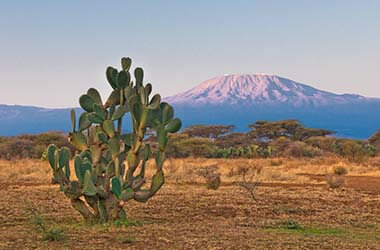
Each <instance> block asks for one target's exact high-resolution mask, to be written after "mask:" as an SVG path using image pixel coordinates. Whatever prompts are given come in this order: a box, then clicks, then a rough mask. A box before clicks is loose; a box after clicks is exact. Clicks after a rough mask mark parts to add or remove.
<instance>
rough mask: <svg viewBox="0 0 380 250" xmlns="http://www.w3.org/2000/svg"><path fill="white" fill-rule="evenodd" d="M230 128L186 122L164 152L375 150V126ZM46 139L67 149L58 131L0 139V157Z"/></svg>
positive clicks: (378, 137)
mask: <svg viewBox="0 0 380 250" xmlns="http://www.w3.org/2000/svg"><path fill="white" fill-rule="evenodd" d="M234 129H235V127H234V126H233V125H194V126H189V127H187V128H185V129H184V130H183V131H182V132H181V133H178V134H173V135H170V139H169V143H168V146H167V150H166V156H167V157H175V158H184V157H208V158H239V157H243V158H267V157H317V156H323V155H332V154H333V155H338V156H341V157H345V158H347V159H349V160H352V161H361V160H363V159H364V158H366V157H373V156H375V155H378V154H379V153H380V130H379V131H378V132H377V133H375V134H374V135H373V136H372V137H370V138H369V139H368V140H354V139H346V138H336V137H333V134H334V132H333V131H330V130H325V129H318V128H307V127H305V126H304V125H303V124H301V123H300V122H299V121H297V120H282V121H256V122H255V123H253V124H250V125H249V129H250V130H249V131H248V132H246V133H238V132H234ZM147 134H148V135H149V136H148V138H147V139H146V140H150V141H154V139H155V138H154V137H155V134H154V133H151V132H150V131H148V133H147ZM51 143H54V144H56V145H58V146H59V147H62V146H67V147H69V148H71V149H72V147H71V144H70V143H68V141H67V138H66V135H65V134H63V133H59V132H49V133H43V134H39V135H20V136H15V137H0V158H1V159H15V158H41V156H42V155H43V153H44V151H45V149H46V147H47V146H48V145H49V144H51ZM153 146H154V145H153ZM72 150H73V149H72Z"/></svg>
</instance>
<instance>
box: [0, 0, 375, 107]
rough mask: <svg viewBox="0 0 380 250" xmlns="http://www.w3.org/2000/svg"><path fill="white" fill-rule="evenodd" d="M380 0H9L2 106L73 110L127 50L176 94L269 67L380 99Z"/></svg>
mask: <svg viewBox="0 0 380 250" xmlns="http://www.w3.org/2000/svg"><path fill="white" fill-rule="evenodd" d="M379 12H380V2H378V1H369V0H368V1H361V2H359V1H334V2H331V1H318V2H312V1H292V2H276V1H234V2H230V1H218V2H214V1H209V2H205V1H191V2H182V1H160V2H134V1H115V2H112V4H110V3H108V2H103V1H91V2H85V1H81V2H80V3H78V2H77V1H65V2H54V3H53V2H48V1H14V2H13V1H12V2H7V3H3V4H2V8H1V9H0V34H1V36H0V37H1V43H2V46H1V47H0V54H1V59H0V104H8V105H13V104H17V105H28V106H39V107H47V108H56V107H60V108H64V107H77V106H78V97H79V95H81V94H82V93H84V92H85V91H86V90H87V89H88V88H90V87H96V88H97V89H99V90H100V92H101V93H102V94H103V97H104V98H105V97H106V95H107V94H108V93H109V92H110V90H111V89H110V87H109V86H108V84H107V83H106V79H105V68H106V67H107V66H109V65H113V66H117V67H120V66H119V60H120V58H121V57H123V56H129V57H131V58H132V59H133V60H134V64H133V67H136V66H141V67H143V68H144V70H145V75H146V79H147V81H149V82H152V84H153V89H154V92H159V93H161V95H162V96H171V95H174V94H177V93H179V92H183V91H186V90H188V89H190V88H192V87H195V86H196V85H198V84H200V83H201V82H203V81H205V80H207V79H210V78H212V77H215V76H220V75H224V74H254V73H259V72H267V73H271V74H276V75H279V76H281V77H285V78H289V79H292V80H294V81H296V82H300V83H303V84H307V85H310V86H312V87H315V88H317V89H321V90H324V91H329V92H333V93H337V94H344V93H351V94H359V95H363V96H367V97H380V84H379V82H378V81H379V80H378V65H379V64H380V25H379V24H380V16H379V15H378V13H379Z"/></svg>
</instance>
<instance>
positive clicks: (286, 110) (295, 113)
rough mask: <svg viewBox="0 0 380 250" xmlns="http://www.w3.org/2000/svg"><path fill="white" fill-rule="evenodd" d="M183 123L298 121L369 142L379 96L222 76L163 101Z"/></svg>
mask: <svg viewBox="0 0 380 250" xmlns="http://www.w3.org/2000/svg"><path fill="white" fill-rule="evenodd" d="M165 101H167V102H168V103H170V104H172V105H173V106H174V107H175V108H176V112H177V114H179V117H181V118H182V119H183V122H184V124H185V125H189V124H233V125H236V128H237V130H238V131H244V130H247V125H248V124H250V123H253V122H254V121H256V120H282V119H297V120H300V121H301V122H302V123H304V124H305V125H307V126H309V127H318V128H325V129H330V130H333V131H335V132H336V135H337V136H342V137H352V138H368V137H369V136H370V135H372V134H373V133H374V132H375V131H376V130H377V129H379V128H380V98H367V97H363V96H360V95H352V94H343V95H338V94H334V93H330V92H327V91H322V90H318V89H315V88H313V87H311V86H308V85H305V84H301V83H297V82H295V81H292V80H289V79H286V78H283V77H279V76H276V75H271V74H250V75H224V76H219V77H215V78H212V79H210V80H207V81H205V82H203V83H201V84H199V85H198V86H196V87H194V88H192V89H190V90H188V91H186V92H183V93H180V94H178V95H175V96H171V97H167V98H166V99H165Z"/></svg>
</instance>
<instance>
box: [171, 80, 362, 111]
mask: <svg viewBox="0 0 380 250" xmlns="http://www.w3.org/2000/svg"><path fill="white" fill-rule="evenodd" d="M367 99H368V98H365V97H362V96H359V95H349V94H344V95H337V94H333V93H330V92H326V91H322V90H318V89H315V88H313V87H311V86H308V85H305V84H301V83H297V82H295V81H292V80H289V79H286V78H283V77H279V76H276V75H271V74H251V75H224V76H219V77H214V78H212V79H209V80H207V81H204V82H203V83H201V84H199V85H198V86H196V87H195V88H192V89H190V90H188V91H186V92H184V93H181V94H178V95H175V96H171V97H168V98H166V99H165V100H166V101H167V102H169V103H172V104H192V105H205V104H216V105H221V104H229V105H235V104H245V105H249V106H251V105H257V104H287V105H291V106H295V107H302V106H309V105H312V106H324V105H329V104H347V103H351V102H353V101H364V100H367Z"/></svg>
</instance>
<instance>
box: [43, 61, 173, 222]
mask: <svg viewBox="0 0 380 250" xmlns="http://www.w3.org/2000/svg"><path fill="white" fill-rule="evenodd" d="M131 64H132V60H131V59H130V58H122V59H121V65H122V70H120V71H118V70H117V69H115V68H113V67H108V68H107V71H106V77H107V80H108V82H109V84H110V85H111V87H112V88H113V91H112V93H111V95H110V96H109V98H108V99H107V101H106V102H105V103H103V101H102V98H101V96H100V94H99V92H98V91H97V90H96V89H93V88H91V89H89V90H88V91H87V93H86V94H84V95H82V96H81V97H80V98H79V103H80V106H81V107H82V108H83V110H84V111H85V112H83V113H82V114H81V116H80V118H79V124H78V126H76V123H77V119H76V115H75V112H74V110H72V112H71V121H72V131H71V133H69V140H70V142H71V143H72V145H73V146H74V147H75V148H76V150H77V151H76V154H75V157H74V168H75V175H76V179H77V180H75V178H72V175H71V173H70V164H69V163H70V158H71V154H70V150H69V149H68V148H66V147H64V148H61V149H58V148H57V147H56V146H55V145H50V146H49V147H48V153H47V158H48V161H49V163H50V165H51V167H52V169H53V176H54V177H53V178H54V180H55V181H56V182H57V183H59V185H60V190H61V191H63V192H64V194H65V195H66V196H67V197H68V198H69V199H70V200H71V204H72V206H73V207H74V208H75V209H76V210H77V211H78V212H79V213H81V214H82V216H83V217H84V218H85V219H86V220H91V221H112V220H115V219H122V218H125V216H126V215H125V211H124V209H123V205H124V203H125V202H127V201H129V200H132V199H133V200H135V201H138V202H146V201H147V200H148V199H150V198H151V197H152V196H153V195H154V194H155V193H156V192H157V191H158V190H159V189H160V188H161V186H162V185H163V184H164V172H163V169H162V168H163V165H164V161H165V148H166V145H167V143H168V134H169V133H175V132H177V131H178V130H179V129H180V128H181V120H179V119H178V118H176V119H173V115H174V111H173V108H172V107H171V106H170V105H169V104H168V103H165V102H161V97H160V95H159V94H156V95H154V96H153V97H151V98H150V94H151V92H152V85H151V84H150V83H148V84H144V83H143V79H144V72H143V70H142V69H141V68H136V69H135V71H134V76H135V81H134V82H133V81H132V80H131V75H130V73H129V69H130V67H131ZM126 114H130V118H131V120H132V129H131V132H130V133H123V130H122V122H123V117H124V116H125V115H126ZM116 124H117V126H115V125H116ZM147 129H151V130H154V133H155V135H156V139H157V142H158V147H157V149H156V150H155V151H154V152H152V151H153V150H151V147H150V143H148V142H146V141H144V138H145V134H146V132H147ZM151 156H154V159H155V162H156V173H155V174H154V175H153V177H152V179H151V180H150V181H149V182H150V186H148V187H146V186H147V185H146V176H145V169H146V163H147V161H148V160H149V159H150V158H151Z"/></svg>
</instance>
